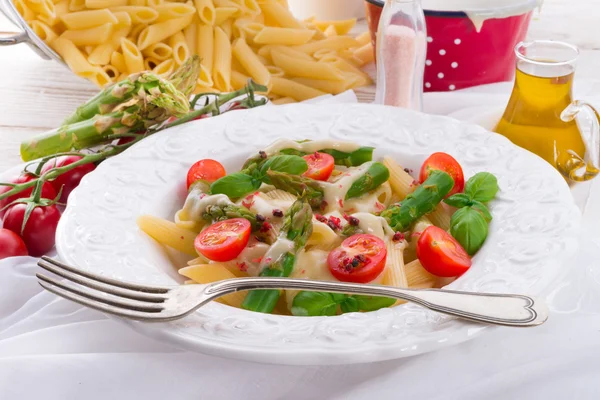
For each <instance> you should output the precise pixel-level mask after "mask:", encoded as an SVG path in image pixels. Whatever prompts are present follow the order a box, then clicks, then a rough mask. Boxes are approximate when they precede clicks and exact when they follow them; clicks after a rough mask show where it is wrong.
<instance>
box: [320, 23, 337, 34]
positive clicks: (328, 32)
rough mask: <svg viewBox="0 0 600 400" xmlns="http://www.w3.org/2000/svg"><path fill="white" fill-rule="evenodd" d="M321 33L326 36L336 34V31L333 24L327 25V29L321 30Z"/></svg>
mask: <svg viewBox="0 0 600 400" xmlns="http://www.w3.org/2000/svg"><path fill="white" fill-rule="evenodd" d="M323 34H324V35H325V36H326V37H332V36H337V31H336V30H335V27H334V26H333V25H329V27H327V29H325V30H324V31H323Z"/></svg>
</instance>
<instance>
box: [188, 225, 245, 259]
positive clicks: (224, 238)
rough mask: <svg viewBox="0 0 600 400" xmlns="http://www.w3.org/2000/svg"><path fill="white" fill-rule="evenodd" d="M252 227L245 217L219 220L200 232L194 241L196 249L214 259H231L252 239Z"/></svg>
mask: <svg viewBox="0 0 600 400" xmlns="http://www.w3.org/2000/svg"><path fill="white" fill-rule="evenodd" d="M251 229H252V227H251V225H250V222H248V220H246V219H244V218H234V219H228V220H225V221H221V222H217V223H216V224H213V225H211V226H209V227H208V228H206V229H205V230H203V231H202V232H200V234H199V235H198V236H197V237H196V240H195V241H194V246H195V247H196V250H197V251H198V252H199V253H200V254H202V255H203V256H204V257H206V258H208V259H209V260H212V261H221V262H224V261H231V260H233V259H234V258H236V257H237V256H239V255H240V253H241V252H242V250H244V247H246V245H247V244H248V240H249V239H250V231H251Z"/></svg>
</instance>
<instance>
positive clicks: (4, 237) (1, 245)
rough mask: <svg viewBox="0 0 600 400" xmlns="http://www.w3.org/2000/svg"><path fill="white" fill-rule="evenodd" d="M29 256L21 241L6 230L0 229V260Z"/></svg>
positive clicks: (17, 236)
mask: <svg viewBox="0 0 600 400" xmlns="http://www.w3.org/2000/svg"><path fill="white" fill-rule="evenodd" d="M26 255H29V253H28V252H27V247H26V246H25V242H23V239H21V237H20V236H19V235H17V234H16V233H14V232H13V231H11V230H8V229H0V260H2V259H5V258H8V257H17V256H26Z"/></svg>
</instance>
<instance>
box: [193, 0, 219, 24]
mask: <svg viewBox="0 0 600 400" xmlns="http://www.w3.org/2000/svg"><path fill="white" fill-rule="evenodd" d="M194 6H195V8H196V11H197V13H198V16H199V17H200V21H201V22H202V23H203V24H207V25H214V24H215V19H216V11H215V5H214V4H213V1H212V0H194Z"/></svg>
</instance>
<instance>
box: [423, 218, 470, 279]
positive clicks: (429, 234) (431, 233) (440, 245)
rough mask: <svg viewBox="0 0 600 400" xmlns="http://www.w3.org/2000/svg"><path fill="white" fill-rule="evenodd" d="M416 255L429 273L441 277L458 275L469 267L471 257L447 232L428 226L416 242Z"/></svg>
mask: <svg viewBox="0 0 600 400" xmlns="http://www.w3.org/2000/svg"><path fill="white" fill-rule="evenodd" d="M417 257H419V261H421V265H422V266H423V268H425V269H426V270H427V271H428V272H429V273H430V274H433V275H436V276H441V277H446V278H449V277H453V276H459V275H462V274H464V273H465V272H467V270H468V269H469V268H470V267H471V257H469V255H468V254H467V252H466V251H465V249H463V248H462V246H461V245H460V243H458V242H457V241H456V239H454V238H453V237H452V236H451V235H450V234H449V233H448V232H446V231H445V230H443V229H442V228H438V227H437V226H429V227H428V228H427V229H425V230H424V231H423V233H422V234H421V236H420V237H419V241H418V242H417Z"/></svg>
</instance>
